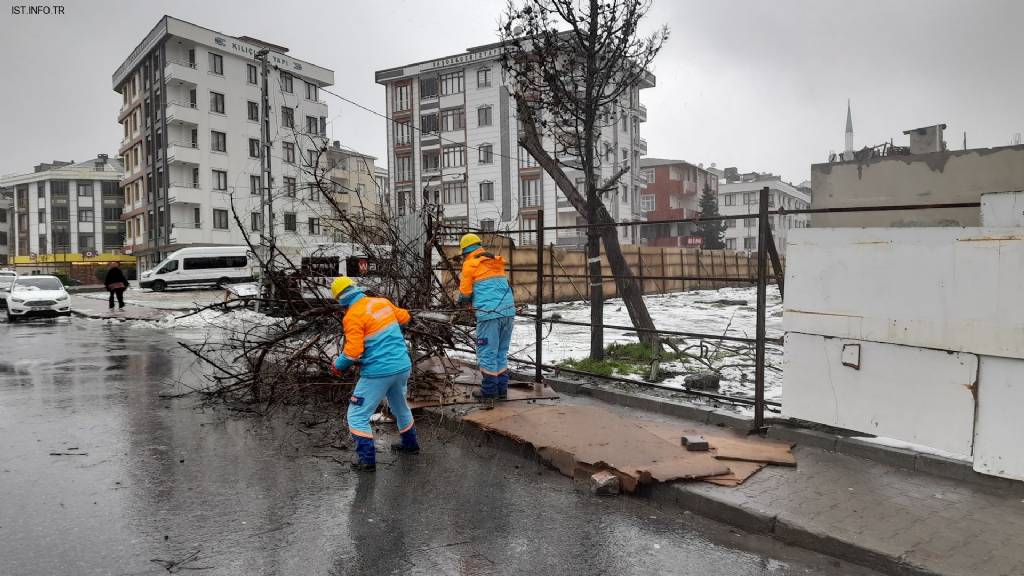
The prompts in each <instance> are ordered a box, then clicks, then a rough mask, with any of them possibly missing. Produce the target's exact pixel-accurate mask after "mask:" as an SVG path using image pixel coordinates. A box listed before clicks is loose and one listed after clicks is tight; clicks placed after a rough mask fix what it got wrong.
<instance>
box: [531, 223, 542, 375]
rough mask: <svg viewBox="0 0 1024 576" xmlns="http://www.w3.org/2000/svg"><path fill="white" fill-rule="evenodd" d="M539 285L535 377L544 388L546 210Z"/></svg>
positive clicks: (539, 245)
mask: <svg viewBox="0 0 1024 576" xmlns="http://www.w3.org/2000/svg"><path fill="white" fill-rule="evenodd" d="M536 240H537V285H536V290H535V297H536V300H537V310H536V312H537V316H536V318H534V330H535V331H536V334H535V336H534V337H535V339H536V345H535V348H536V353H537V356H536V358H534V361H535V362H536V364H535V365H534V366H535V367H536V370H535V371H534V375H533V382H534V387H536V388H542V387H543V386H544V374H543V372H542V365H543V363H544V346H543V344H544V342H543V340H544V209H543V208H541V209H539V210H537V238H536Z"/></svg>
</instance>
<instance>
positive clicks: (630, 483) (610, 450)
mask: <svg viewBox="0 0 1024 576" xmlns="http://www.w3.org/2000/svg"><path fill="white" fill-rule="evenodd" d="M465 420H467V421H470V422H473V423H476V424H477V425H479V426H480V427H482V428H484V429H487V430H493V431H495V432H498V433H500V434H503V435H505V436H508V437H510V438H513V439H515V440H518V441H520V442H527V443H529V444H532V445H533V446H534V447H535V448H536V449H537V451H538V453H539V454H540V455H541V456H542V457H544V458H546V459H548V460H549V461H551V462H553V463H554V464H555V465H556V466H557V467H558V468H559V469H560V470H561V471H562V472H563V473H566V474H568V475H570V476H575V475H576V468H577V467H580V465H581V467H583V468H584V469H585V470H589V469H595V468H602V467H606V468H610V469H612V470H613V471H614V472H616V473H617V474H618V475H619V477H620V480H622V487H623V489H624V490H626V491H633V490H635V488H636V485H637V484H638V483H646V482H650V481H652V480H654V481H658V482H668V481H671V480H682V479H695V478H703V477H706V476H719V475H724V474H728V473H729V468H728V466H726V465H725V464H724V463H722V462H720V461H718V460H716V459H715V458H714V456H712V455H711V454H710V453H709V452H687V451H686V450H683V449H681V447H679V446H678V445H673V444H670V443H668V442H666V441H665V440H663V439H662V438H659V437H658V436H656V435H655V434H653V433H651V432H650V431H648V430H645V429H644V428H642V427H640V426H638V425H637V423H636V422H635V421H633V420H629V419H626V418H623V417H621V416H619V415H617V414H614V413H611V412H608V411H606V410H602V409H600V408H596V407H592V406H563V405H555V406H551V405H546V406H543V405H542V406H537V405H531V406H529V407H524V406H497V407H495V408H493V409H491V410H478V411H476V412H473V413H471V414H468V415H466V416H465Z"/></svg>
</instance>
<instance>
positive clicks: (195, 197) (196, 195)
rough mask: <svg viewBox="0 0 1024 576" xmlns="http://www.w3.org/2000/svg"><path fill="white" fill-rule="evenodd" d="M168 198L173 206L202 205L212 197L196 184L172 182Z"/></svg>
mask: <svg viewBox="0 0 1024 576" xmlns="http://www.w3.org/2000/svg"><path fill="white" fill-rule="evenodd" d="M167 197H168V200H170V203H171V204H202V203H203V202H204V201H205V200H208V199H209V197H210V196H209V194H206V193H204V192H203V190H202V189H201V188H199V186H196V185H194V184H191V183H184V182H182V183H174V182H172V183H171V188H170V191H169V192H168V193H167Z"/></svg>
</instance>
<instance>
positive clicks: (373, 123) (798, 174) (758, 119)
mask: <svg viewBox="0 0 1024 576" xmlns="http://www.w3.org/2000/svg"><path fill="white" fill-rule="evenodd" d="M57 1H60V0H57ZM64 2H65V3H64V6H65V14H64V15H63V16H53V15H51V16H16V15H12V14H11V10H10V9H5V11H4V13H3V14H0V42H2V43H3V44H2V47H3V53H4V55H5V58H4V63H3V64H2V67H3V71H4V77H3V82H2V86H3V87H2V89H0V114H2V122H0V126H2V130H0V133H2V136H3V137H2V138H0V146H2V150H0V152H2V154H0V173H2V174H7V173H11V172H26V171H30V170H31V169H32V166H33V165H34V164H36V163H38V162H42V161H50V160H53V159H60V160H72V159H73V160H77V161H82V160H85V159H87V158H90V157H93V156H94V155H95V154H97V153H100V152H106V153H108V154H114V153H116V152H117V146H118V144H119V140H120V128H119V126H118V124H117V118H116V115H117V110H118V108H119V106H120V97H119V96H118V95H117V94H115V93H114V92H113V90H112V89H111V85H110V77H111V74H112V73H113V71H114V69H115V68H117V66H118V65H119V64H120V63H121V62H122V61H123V60H124V59H125V57H126V56H127V55H128V53H129V52H130V51H131V50H132V49H133V48H134V47H135V45H136V44H137V43H138V42H139V41H140V40H141V39H142V38H143V36H144V35H145V34H146V33H147V32H149V30H150V29H151V28H152V27H153V25H154V24H156V22H157V20H158V19H159V18H160V17H161V16H162V15H163V14H169V15H172V16H175V17H178V18H181V19H184V20H189V21H191V22H194V23H196V24H199V25H202V26H206V27H208V28H212V29H214V30H218V31H220V32H223V33H225V34H229V35H232V36H241V35H249V36H254V37H257V38H261V39H265V40H267V41H269V42H274V43H278V44H283V45H285V46H288V47H289V48H290V49H291V52H290V53H291V54H292V55H294V56H295V57H296V58H300V59H303V60H307V61H310V62H313V63H315V64H318V65H321V66H324V67H327V68H330V69H332V70H334V72H335V86H334V88H333V90H335V91H337V92H339V93H341V94H344V95H345V96H346V97H349V98H352V99H353V100H356V101H358V102H361V103H363V104H366V105H368V106H370V107H372V108H374V109H376V110H380V111H382V110H383V108H384V91H383V88H382V87H380V86H378V85H376V84H375V83H374V81H373V78H374V76H373V73H374V71H375V70H379V69H382V68H388V67H392V66H398V65H402V64H407V63H411V62H415V61H419V60H424V59H429V58H434V57H440V56H446V55H450V54H455V53H459V52H461V51H463V50H464V49H466V48H467V47H470V46H475V45H479V44H485V43H488V42H493V41H494V40H495V29H496V27H497V20H498V17H499V15H500V13H501V10H502V8H503V6H504V0H432V1H430V2H420V1H399V0H372V1H371V0H363V1H361V2H354V1H351V0H346V1H343V2H341V1H331V2H328V1H321V0H307V1H305V2H282V1H280V0H278V1H274V2H267V1H263V0H245V1H242V0H218V1H217V2H212V1H210V0H148V1H145V2H141V1H132V0H88V1H86V0H64ZM26 4H28V3H27V2H26ZM662 23H666V24H668V25H669V27H670V28H671V30H672V37H671V39H670V40H669V42H668V44H667V45H666V47H665V49H664V51H663V52H662V53H661V55H660V56H659V57H658V59H657V61H656V62H655V70H654V72H655V74H656V75H657V79H658V80H657V82H658V86H657V87H656V88H653V89H650V90H645V91H644V92H643V93H642V94H641V100H642V101H643V102H644V103H645V104H646V105H647V107H648V118H649V120H648V122H647V123H646V124H644V125H643V126H642V128H641V131H642V134H643V136H644V137H645V138H646V139H647V141H648V144H649V153H650V156H653V157H669V158H682V159H685V160H688V161H691V162H694V163H698V162H701V163H704V164H705V165H707V164H710V163H712V162H714V163H716V164H717V165H718V166H719V167H725V166H737V167H739V168H740V170H741V171H752V170H757V171H770V172H775V173H781V174H782V175H783V176H784V177H785V178H786V179H788V180H791V181H793V182H794V183H798V182H800V181H802V180H804V179H806V178H809V174H810V164H811V163H813V162H821V161H824V160H825V159H826V155H827V154H828V152H829V151H830V150H841V149H842V147H843V129H844V125H845V119H846V118H845V114H846V99H847V98H850V99H851V100H852V102H853V120H854V129H855V133H856V134H855V144H856V146H857V147H860V146H863V145H873V144H879V143H881V142H883V141H888V140H889V138H895V139H896V142H897V143H902V142H905V139H906V137H905V136H903V134H902V131H903V130H905V129H908V128H914V127H918V126H922V125H926V124H933V123H938V122H945V123H947V124H948V131H947V141H948V142H949V144H950V147H956V148H958V147H960V145H961V138H962V132H963V131H966V132H967V137H968V146H969V147H988V146H1002V145H1006V144H1008V143H1009V141H1010V138H1011V137H1012V135H1013V134H1014V133H1016V132H1024V64H1022V54H1024V2H1020V1H1017V0H976V1H966V0H964V1H949V0H913V1H906V0H897V1H872V0H861V1H860V2H852V1H850V0H781V1H780V0H773V1H759V0H745V1H740V0H735V1H715V2H707V1H679V0H655V2H654V7H653V9H652V11H651V13H650V15H649V17H648V22H647V24H648V26H649V27H650V28H653V27H654V26H656V25H659V24H662ZM327 100H328V104H329V106H330V116H331V117H332V119H333V122H332V124H331V128H330V129H329V131H330V132H331V134H330V135H331V137H332V139H336V140H341V141H342V142H343V143H344V144H346V145H348V146H351V147H353V148H356V149H358V150H361V151H364V152H367V153H370V154H374V155H376V156H382V155H383V154H384V149H385V126H384V121H383V120H381V119H380V118H378V117H375V116H373V115H371V114H369V113H367V112H365V111H362V110H359V109H357V108H354V107H353V106H351V105H349V104H346V103H342V102H340V101H338V100H337V99H335V98H332V97H330V96H327Z"/></svg>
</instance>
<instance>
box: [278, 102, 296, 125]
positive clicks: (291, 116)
mask: <svg viewBox="0 0 1024 576" xmlns="http://www.w3.org/2000/svg"><path fill="white" fill-rule="evenodd" d="M281 126H284V127H285V128H295V110H293V109H291V108H289V107H287V106H281Z"/></svg>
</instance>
